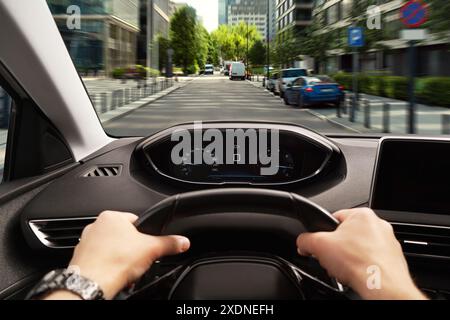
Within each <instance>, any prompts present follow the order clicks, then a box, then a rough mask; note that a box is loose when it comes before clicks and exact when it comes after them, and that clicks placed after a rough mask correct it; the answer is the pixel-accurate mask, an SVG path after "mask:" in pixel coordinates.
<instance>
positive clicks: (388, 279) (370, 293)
mask: <svg viewBox="0 0 450 320" xmlns="http://www.w3.org/2000/svg"><path fill="white" fill-rule="evenodd" d="M353 275H354V276H353V277H352V281H351V283H350V286H351V287H352V288H353V289H354V290H355V291H356V292H357V293H358V294H359V295H360V296H361V298H363V299H365V300H424V299H427V297H426V296H425V295H424V294H423V293H422V292H421V291H420V290H419V288H417V286H416V285H415V284H414V282H413V280H412V278H411V276H410V275H409V273H408V271H406V273H402V274H392V273H391V272H385V271H383V269H380V274H379V275H377V276H378V277H379V279H377V280H376V281H378V280H379V281H378V282H376V281H375V282H372V281H371V279H370V277H371V276H372V275H371V274H369V273H368V272H367V268H361V272H354V273H353Z"/></svg>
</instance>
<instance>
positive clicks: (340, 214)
mask: <svg viewBox="0 0 450 320" xmlns="http://www.w3.org/2000/svg"><path fill="white" fill-rule="evenodd" d="M351 214H352V212H351V211H350V210H340V211H338V212H335V213H333V217H335V218H336V219H338V220H339V222H343V221H345V219H347V218H348V217H349V216H350V215H351Z"/></svg>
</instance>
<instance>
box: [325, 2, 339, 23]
mask: <svg viewBox="0 0 450 320" xmlns="http://www.w3.org/2000/svg"><path fill="white" fill-rule="evenodd" d="M338 21H339V6H338V4H335V5H332V6H331V7H329V8H328V9H327V23H328V24H333V23H336V22H338Z"/></svg>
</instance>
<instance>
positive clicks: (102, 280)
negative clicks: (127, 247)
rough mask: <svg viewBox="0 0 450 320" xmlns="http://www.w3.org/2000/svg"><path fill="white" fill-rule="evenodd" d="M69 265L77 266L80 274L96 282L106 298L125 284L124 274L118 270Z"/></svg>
mask: <svg viewBox="0 0 450 320" xmlns="http://www.w3.org/2000/svg"><path fill="white" fill-rule="evenodd" d="M70 266H72V267H77V268H78V269H79V272H80V275H81V276H83V277H85V278H87V279H89V280H91V281H94V282H95V283H97V284H98V285H99V287H100V289H102V291H103V296H104V298H105V299H106V300H111V299H113V298H114V297H115V296H116V295H117V294H118V293H119V292H120V290H122V289H123V288H124V287H125V286H126V285H127V280H126V276H125V274H124V273H123V272H121V271H120V270H108V269H107V268H96V267H93V266H83V265H77V264H72V263H71V264H70Z"/></svg>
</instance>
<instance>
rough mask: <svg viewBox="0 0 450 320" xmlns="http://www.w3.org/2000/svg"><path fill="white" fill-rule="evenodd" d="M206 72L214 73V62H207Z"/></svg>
mask: <svg viewBox="0 0 450 320" xmlns="http://www.w3.org/2000/svg"><path fill="white" fill-rule="evenodd" d="M204 74H214V66H213V65H212V64H205V72H204Z"/></svg>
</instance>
